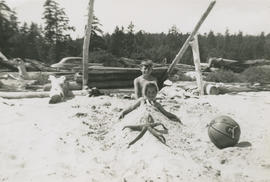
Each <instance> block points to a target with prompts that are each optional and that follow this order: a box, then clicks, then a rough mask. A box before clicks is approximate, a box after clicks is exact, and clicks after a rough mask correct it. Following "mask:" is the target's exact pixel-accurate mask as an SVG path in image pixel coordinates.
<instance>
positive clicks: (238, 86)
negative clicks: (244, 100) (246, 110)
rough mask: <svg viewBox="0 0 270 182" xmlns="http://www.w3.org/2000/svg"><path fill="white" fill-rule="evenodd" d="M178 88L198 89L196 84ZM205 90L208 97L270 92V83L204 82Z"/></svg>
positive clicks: (190, 83)
mask: <svg viewBox="0 0 270 182" xmlns="http://www.w3.org/2000/svg"><path fill="white" fill-rule="evenodd" d="M177 86H178V87H180V88H183V89H184V90H188V89H196V87H197V86H196V82H187V81H186V82H183V81H181V82H179V83H177ZM204 90H205V92H206V94H208V95H217V94H226V93H238V92H259V91H270V83H264V84H251V83H214V82H204Z"/></svg>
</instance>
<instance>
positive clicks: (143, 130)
mask: <svg viewBox="0 0 270 182" xmlns="http://www.w3.org/2000/svg"><path fill="white" fill-rule="evenodd" d="M146 119H147V123H146V124H141V125H128V126H125V127H124V128H123V129H122V130H124V129H126V128H129V129H131V130H134V131H140V134H139V135H138V136H137V137H136V138H135V139H134V140H133V141H131V142H130V143H129V144H128V147H130V146H131V145H133V144H134V143H136V142H137V141H138V140H139V139H140V138H142V137H143V135H144V134H145V133H146V131H147V130H148V131H149V132H150V133H151V134H152V135H154V136H155V137H156V138H157V139H158V140H159V141H161V142H162V143H163V144H165V145H166V139H165V138H164V136H163V135H162V134H168V129H167V128H166V127H165V126H164V124H162V123H154V119H153V117H152V116H151V115H150V114H148V115H147V118H146ZM157 126H162V128H163V130H158V129H155V127H157Z"/></svg>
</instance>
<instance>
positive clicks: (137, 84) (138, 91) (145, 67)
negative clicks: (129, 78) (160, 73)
mask: <svg viewBox="0 0 270 182" xmlns="http://www.w3.org/2000/svg"><path fill="white" fill-rule="evenodd" d="M152 71H153V63H152V61H151V60H147V61H143V62H142V63H141V72H142V75H141V76H139V77H137V78H135V80H134V90H135V98H136V99H138V98H140V97H143V96H144V95H143V93H142V89H143V87H144V85H145V84H146V83H148V82H149V81H154V82H157V79H156V78H155V77H154V76H152V75H151V73H152Z"/></svg>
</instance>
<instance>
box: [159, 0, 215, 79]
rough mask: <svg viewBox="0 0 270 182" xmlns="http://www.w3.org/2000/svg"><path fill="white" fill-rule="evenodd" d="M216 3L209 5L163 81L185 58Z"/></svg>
mask: <svg viewBox="0 0 270 182" xmlns="http://www.w3.org/2000/svg"><path fill="white" fill-rule="evenodd" d="M215 3H216V1H215V0H213V1H211V3H210V4H209V6H208V8H207V9H206V11H205V12H204V13H203V15H202V16H201V18H200V20H199V22H198V23H197V24H196V26H195V28H194V29H193V31H192V32H191V34H190V35H189V37H188V38H187V39H186V41H185V43H184V44H183V46H182V48H181V49H180V51H179V52H178V54H177V55H176V56H175V58H174V60H173V61H172V63H171V64H170V66H169V68H168V70H167V72H166V74H165V75H164V77H163V79H162V80H166V79H167V77H168V76H169V75H170V74H171V72H172V71H173V69H174V67H175V65H176V64H177V63H178V62H179V61H180V59H181V58H182V57H183V55H184V53H185V52H186V50H187V48H188V47H189V43H190V41H192V40H193V38H194V36H195V34H196V33H197V32H198V30H199V28H200V26H201V25H202V23H203V22H204V20H205V19H206V17H207V16H208V14H209V13H210V11H211V10H212V8H213V7H214V5H215Z"/></svg>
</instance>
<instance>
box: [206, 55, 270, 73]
mask: <svg viewBox="0 0 270 182" xmlns="http://www.w3.org/2000/svg"><path fill="white" fill-rule="evenodd" d="M262 65H270V60H266V59H255V60H243V61H238V60H231V59H224V58H216V57H212V58H209V60H208V68H221V69H227V70H232V71H234V72H237V73H240V72H242V71H244V70H245V69H247V68H249V67H251V66H262Z"/></svg>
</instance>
